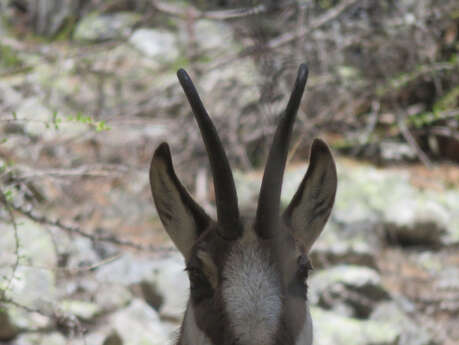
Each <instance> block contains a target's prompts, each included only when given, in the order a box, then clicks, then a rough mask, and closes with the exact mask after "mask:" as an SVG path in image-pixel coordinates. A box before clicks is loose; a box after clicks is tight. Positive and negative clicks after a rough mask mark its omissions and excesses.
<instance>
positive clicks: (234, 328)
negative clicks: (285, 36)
mask: <svg viewBox="0 0 459 345" xmlns="http://www.w3.org/2000/svg"><path fill="white" fill-rule="evenodd" d="M177 76H178V79H179V81H180V83H181V85H182V87H183V90H184V91H185V94H186V96H187V98H188V101H189V103H190V105H191V108H192V110H193V113H194V116H195V118H196V121H197V122H198V125H199V128H200V130H201V135H202V137H203V140H204V143H205V146H206V148H207V153H208V155H209V160H210V166H211V170H212V175H213V179H214V188H215V194H216V197H215V200H216V208H217V221H214V220H213V219H211V218H210V217H209V216H208V215H207V214H206V212H205V211H204V210H203V209H202V208H201V207H200V206H199V205H198V204H197V203H196V202H195V201H194V200H193V199H192V197H191V196H190V194H189V193H188V192H187V191H186V189H185V188H184V187H183V185H182V184H181V183H180V181H179V179H178V178H177V175H176V174H175V172H174V168H173V166H172V160H171V155H170V151H169V147H168V145H167V144H166V143H163V144H161V145H160V146H159V147H158V148H157V149H156V151H155V153H154V156H153V159H152V161H151V168H150V184H151V191H152V194H153V199H154V202H155V205H156V208H157V210H158V213H159V216H160V218H161V221H162V223H163V225H164V227H165V229H166V231H167V233H168V234H169V236H170V238H171V239H172V241H173V242H174V243H175V245H176V247H177V248H178V250H179V251H180V252H181V253H182V255H183V256H184V258H185V261H186V270H187V272H188V276H189V279H190V290H191V291H190V299H189V302H188V306H187V309H186V312H185V316H184V320H183V324H182V327H181V330H180V335H179V339H178V342H177V345H310V344H311V343H312V322H311V316H310V313H309V309H308V306H307V303H306V299H307V285H306V278H307V276H308V271H309V270H310V269H311V264H310V262H309V259H308V253H309V251H310V249H311V247H312V245H313V243H314V241H315V240H316V239H317V237H318V236H319V235H320V233H321V231H322V229H323V228H324V225H325V223H326V221H327V219H328V216H329V215H330V212H331V209H332V206H333V202H334V199H335V192H336V185H337V178H336V168H335V163H334V160H333V157H332V154H331V152H330V150H329V148H328V146H327V145H326V144H325V143H324V142H323V141H322V140H320V139H315V140H314V142H313V144H312V147H311V154H310V162H309V167H308V170H307V172H306V174H305V176H304V178H303V181H302V182H301V184H300V186H299V188H298V190H297V192H296V193H295V195H294V197H293V199H292V201H291V202H290V204H289V206H288V207H287V209H286V210H285V211H284V212H283V213H282V214H281V212H280V195H281V186H282V178H283V174H284V168H285V163H286V158H287V152H288V144H289V140H290V136H291V133H292V127H293V123H294V121H295V117H296V113H297V111H298V108H299V105H300V102H301V97H302V95H303V91H304V88H305V85H306V80H307V76H308V69H307V66H306V65H301V66H300V68H299V70H298V75H297V78H296V82H295V86H294V88H293V91H292V94H291V96H290V100H289V102H288V105H287V109H286V111H285V113H284V114H283V115H282V118H281V120H280V123H279V126H278V128H277V130H276V133H275V136H274V140H273V143H272V146H271V150H270V152H269V156H268V161H267V163H266V167H265V171H264V176H263V181H262V185H261V190H260V195H259V199H258V208H257V212H256V215H255V216H254V217H252V218H248V219H246V218H245V217H242V216H241V215H240V213H239V208H238V203H237V195H236V188H235V185H234V180H233V175H232V172H231V168H230V165H229V162H228V159H227V158H226V155H225V152H224V150H223V146H222V144H221V142H220V140H219V138H218V135H217V131H216V129H215V127H214V125H213V124H212V122H211V120H210V118H209V115H208V114H207V112H206V109H205V108H204V106H203V104H202V102H201V100H200V98H199V95H198V93H197V91H196V89H195V87H194V85H193V83H192V81H191V79H190V77H189V76H188V74H187V73H186V72H185V71H184V70H183V69H181V70H179V71H178V72H177Z"/></svg>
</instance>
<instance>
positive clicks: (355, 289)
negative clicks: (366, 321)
mask: <svg viewBox="0 0 459 345" xmlns="http://www.w3.org/2000/svg"><path fill="white" fill-rule="evenodd" d="M308 285H309V299H310V301H311V303H313V304H318V305H320V306H321V307H324V308H326V309H332V310H343V311H344V312H345V314H346V315H349V312H350V311H351V309H349V308H348V307H350V308H352V313H351V315H352V316H354V317H359V318H366V317H368V315H369V314H370V313H371V312H372V310H373V309H374V308H375V306H376V305H377V303H379V302H381V301H384V300H388V299H389V294H388V293H387V291H386V290H385V289H384V287H383V286H382V284H381V278H380V276H379V274H378V272H377V271H376V270H374V269H371V268H369V267H360V266H344V265H343V266H336V267H331V268H328V269H324V270H320V271H318V272H315V273H314V274H312V276H311V277H310V279H309V284H308ZM346 306H348V307H346Z"/></svg>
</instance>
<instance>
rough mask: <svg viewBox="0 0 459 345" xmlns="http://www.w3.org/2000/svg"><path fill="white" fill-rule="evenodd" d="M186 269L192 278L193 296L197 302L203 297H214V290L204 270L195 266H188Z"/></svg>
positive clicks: (191, 288)
mask: <svg viewBox="0 0 459 345" xmlns="http://www.w3.org/2000/svg"><path fill="white" fill-rule="evenodd" d="M185 270H186V271H187V272H188V277H189V278H190V294H191V298H193V300H194V301H195V302H200V301H202V300H203V299H206V298H210V297H212V295H213V290H212V287H211V285H210V284H209V281H208V279H207V277H206V275H205V274H204V272H203V271H202V270H201V269H200V268H197V267H194V266H187V268H186V269H185Z"/></svg>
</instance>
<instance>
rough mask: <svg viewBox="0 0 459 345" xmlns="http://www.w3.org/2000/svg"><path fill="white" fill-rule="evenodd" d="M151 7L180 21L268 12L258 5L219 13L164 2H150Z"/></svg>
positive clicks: (218, 18) (266, 8)
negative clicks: (184, 7) (180, 19)
mask: <svg viewBox="0 0 459 345" xmlns="http://www.w3.org/2000/svg"><path fill="white" fill-rule="evenodd" d="M152 5H153V7H154V8H155V9H157V10H158V11H160V12H163V13H166V14H169V15H172V16H175V17H179V18H182V19H193V20H196V19H203V18H205V19H217V20H224V19H235V18H242V17H248V16H253V15H257V14H261V13H266V12H268V11H269V10H270V8H269V7H268V6H265V5H263V4H262V5H258V6H254V7H249V8H236V9H230V10H221V11H205V12H204V11H200V10H198V9H197V8H196V7H193V6H191V5H188V6H187V8H186V9H185V10H183V7H180V6H176V5H173V4H170V3H167V2H165V1H158V0H152Z"/></svg>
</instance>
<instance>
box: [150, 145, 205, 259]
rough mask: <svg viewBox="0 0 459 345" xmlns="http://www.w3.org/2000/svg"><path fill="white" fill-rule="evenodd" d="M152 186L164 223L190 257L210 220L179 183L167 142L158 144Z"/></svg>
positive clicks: (177, 244) (181, 249)
mask: <svg viewBox="0 0 459 345" xmlns="http://www.w3.org/2000/svg"><path fill="white" fill-rule="evenodd" d="M150 187H151V193H152V195H153V200H154V202H155V205H156V209H157V210H158V214H159V217H160V219H161V222H162V223H163V225H164V227H165V229H166V231H167V233H168V234H169V236H170V238H171V239H172V241H173V242H174V243H175V245H176V246H177V248H178V249H179V250H180V252H181V253H182V254H183V255H184V256H185V258H188V257H189V255H190V254H191V247H192V245H193V244H194V242H195V241H196V239H197V238H198V236H199V235H200V234H201V233H202V232H203V231H204V230H205V229H207V227H208V225H209V223H210V222H211V219H210V217H209V216H208V215H207V214H206V213H205V212H204V210H203V209H202V208H201V207H200V206H199V205H198V204H197V203H196V202H195V201H194V200H193V198H192V197H191V196H190V194H189V193H188V192H187V190H186V189H185V187H184V186H183V185H182V184H181V183H180V181H179V179H178V177H177V175H176V174H175V171H174V167H173V165H172V158H171V154H170V150H169V146H168V145H167V144H166V143H162V144H161V145H159V146H158V148H157V149H156V151H155V153H154V155H153V158H152V160H151V165H150Z"/></svg>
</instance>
